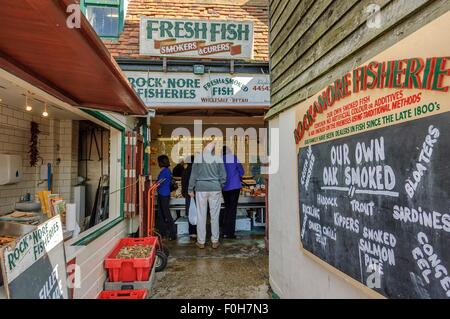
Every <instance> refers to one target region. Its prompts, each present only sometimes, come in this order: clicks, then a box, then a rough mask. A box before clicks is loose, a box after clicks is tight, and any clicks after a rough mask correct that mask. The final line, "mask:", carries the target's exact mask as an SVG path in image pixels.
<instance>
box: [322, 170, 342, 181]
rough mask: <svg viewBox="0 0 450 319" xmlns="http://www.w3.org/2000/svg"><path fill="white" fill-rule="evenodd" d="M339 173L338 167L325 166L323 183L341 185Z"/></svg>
mask: <svg viewBox="0 0 450 319" xmlns="http://www.w3.org/2000/svg"><path fill="white" fill-rule="evenodd" d="M337 173H338V168H337V167H324V168H323V183H324V185H326V186H336V185H339V181H338V178H337Z"/></svg>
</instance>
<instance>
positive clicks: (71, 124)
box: [0, 105, 78, 214]
mask: <svg viewBox="0 0 450 319" xmlns="http://www.w3.org/2000/svg"><path fill="white" fill-rule="evenodd" d="M31 121H34V122H36V123H38V124H39V130H40V131H41V133H40V134H39V144H38V145H39V146H38V149H39V156H40V157H41V158H42V161H41V160H39V161H38V163H37V166H36V167H31V166H30V163H29V154H28V151H29V140H30V122H31ZM58 145H59V149H58ZM0 153H6V154H15V155H20V156H21V157H22V162H23V164H22V165H23V166H22V171H23V179H22V181H21V182H20V183H17V184H12V185H3V186H0V214H2V213H6V212H10V211H11V210H12V209H13V207H14V203H15V202H17V201H18V200H19V199H20V196H21V195H24V194H26V193H30V194H32V195H35V194H36V192H38V191H40V190H44V189H46V188H47V182H46V181H45V182H44V183H40V184H39V178H40V166H41V164H42V163H44V165H46V164H47V163H48V162H50V163H51V164H52V170H53V183H54V184H53V190H54V192H55V193H59V194H61V195H63V196H64V198H66V199H67V200H68V201H70V200H72V198H73V194H72V192H71V186H73V185H75V184H76V180H77V175H78V122H77V121H71V120H63V121H59V120H50V119H45V118H42V117H40V116H32V115H31V114H29V113H27V112H26V111H20V110H17V109H16V108H11V107H8V106H5V105H0ZM58 158H60V159H61V162H60V165H57V159H58ZM0 165H1V163H0Z"/></svg>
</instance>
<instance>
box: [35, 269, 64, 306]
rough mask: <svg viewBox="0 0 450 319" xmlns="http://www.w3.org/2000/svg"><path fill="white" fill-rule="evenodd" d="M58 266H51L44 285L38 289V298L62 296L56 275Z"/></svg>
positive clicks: (60, 285)
mask: <svg viewBox="0 0 450 319" xmlns="http://www.w3.org/2000/svg"><path fill="white" fill-rule="evenodd" d="M58 267H59V265H56V266H55V268H53V271H52V273H51V274H50V276H49V277H48V279H47V281H46V282H45V284H44V286H43V287H42V288H41V290H40V291H39V299H61V298H62V296H63V291H62V289H63V288H62V282H61V279H60V278H59V276H58Z"/></svg>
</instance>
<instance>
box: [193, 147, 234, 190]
mask: <svg viewBox="0 0 450 319" xmlns="http://www.w3.org/2000/svg"><path fill="white" fill-rule="evenodd" d="M226 180H227V173H226V171H225V166H224V164H223V159H222V158H221V157H210V158H209V160H207V159H204V158H203V157H202V156H201V155H198V156H196V158H195V160H194V164H193V165H192V171H191V177H190V179H189V188H188V191H189V192H193V191H196V192H220V191H222V188H223V186H224V185H225V182H226Z"/></svg>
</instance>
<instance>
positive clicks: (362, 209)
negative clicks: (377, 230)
mask: <svg viewBox="0 0 450 319" xmlns="http://www.w3.org/2000/svg"><path fill="white" fill-rule="evenodd" d="M350 204H351V205H352V211H353V212H355V213H361V214H365V215H366V216H372V215H373V208H374V206H375V203H374V202H369V203H367V202H359V201H357V200H356V199H354V200H352V201H351V202H350Z"/></svg>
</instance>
